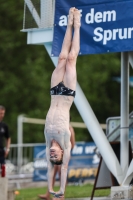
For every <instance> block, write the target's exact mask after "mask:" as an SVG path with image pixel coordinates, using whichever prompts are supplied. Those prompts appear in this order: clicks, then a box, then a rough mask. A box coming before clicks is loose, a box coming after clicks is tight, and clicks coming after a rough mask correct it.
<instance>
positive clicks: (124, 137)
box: [120, 52, 129, 176]
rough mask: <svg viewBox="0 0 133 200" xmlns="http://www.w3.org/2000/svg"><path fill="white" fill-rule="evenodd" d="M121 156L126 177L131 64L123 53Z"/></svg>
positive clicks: (126, 54) (125, 53)
mask: <svg viewBox="0 0 133 200" xmlns="http://www.w3.org/2000/svg"><path fill="white" fill-rule="evenodd" d="M120 133H121V135H120V142H121V154H120V161H121V167H122V169H123V174H124V176H125V175H126V172H127V170H128V164H129V142H128V134H129V64H128V52H122V53H121V131H120Z"/></svg>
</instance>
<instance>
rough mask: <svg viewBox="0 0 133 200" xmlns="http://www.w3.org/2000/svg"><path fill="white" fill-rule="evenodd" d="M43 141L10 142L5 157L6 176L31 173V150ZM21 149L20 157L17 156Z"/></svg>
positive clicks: (32, 167)
mask: <svg viewBox="0 0 133 200" xmlns="http://www.w3.org/2000/svg"><path fill="white" fill-rule="evenodd" d="M42 145H44V143H36V144H35V143H34V144H31V143H30V144H22V145H18V144H11V148H10V153H9V156H8V157H7V159H6V174H7V176H8V177H16V176H17V175H19V176H21V177H23V176H24V175H26V176H28V175H32V174H33V170H34V166H33V160H34V155H33V150H34V147H35V146H42ZM19 151H21V155H22V157H21V158H19V157H18V155H19V154H18V153H19Z"/></svg>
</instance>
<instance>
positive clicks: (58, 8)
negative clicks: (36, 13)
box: [51, 0, 133, 56]
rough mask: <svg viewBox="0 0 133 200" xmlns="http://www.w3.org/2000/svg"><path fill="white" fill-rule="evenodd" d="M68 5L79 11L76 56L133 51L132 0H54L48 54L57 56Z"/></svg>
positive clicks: (64, 27)
mask: <svg viewBox="0 0 133 200" xmlns="http://www.w3.org/2000/svg"><path fill="white" fill-rule="evenodd" d="M71 7H76V8H78V9H79V10H80V12H81V29H80V35H81V38H80V52H79V55H84V54H100V53H109V52H123V51H132V50H133V0H117V1H116V0H63V1H62V0H56V1H55V18H54V36H53V44H52V52H51V56H59V53H60V51H61V46H62V42H63V38H64V35H65V31H66V27H67V18H68V16H67V15H68V12H69V9H70V8H71Z"/></svg>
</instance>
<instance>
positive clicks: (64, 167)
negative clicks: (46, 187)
mask: <svg viewBox="0 0 133 200" xmlns="http://www.w3.org/2000/svg"><path fill="white" fill-rule="evenodd" d="M70 152H71V145H69V147H68V148H67V149H65V150H64V153H63V163H62V165H61V180H60V190H59V191H58V192H56V194H55V196H56V197H63V196H64V192H65V187H66V181H67V170H68V164H69V160H70Z"/></svg>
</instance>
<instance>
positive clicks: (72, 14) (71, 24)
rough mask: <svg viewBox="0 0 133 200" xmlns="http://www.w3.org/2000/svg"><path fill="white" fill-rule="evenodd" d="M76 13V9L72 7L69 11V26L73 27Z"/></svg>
mask: <svg viewBox="0 0 133 200" xmlns="http://www.w3.org/2000/svg"><path fill="white" fill-rule="evenodd" d="M74 11H75V7H72V8H70V10H69V16H68V26H73V18H74Z"/></svg>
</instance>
